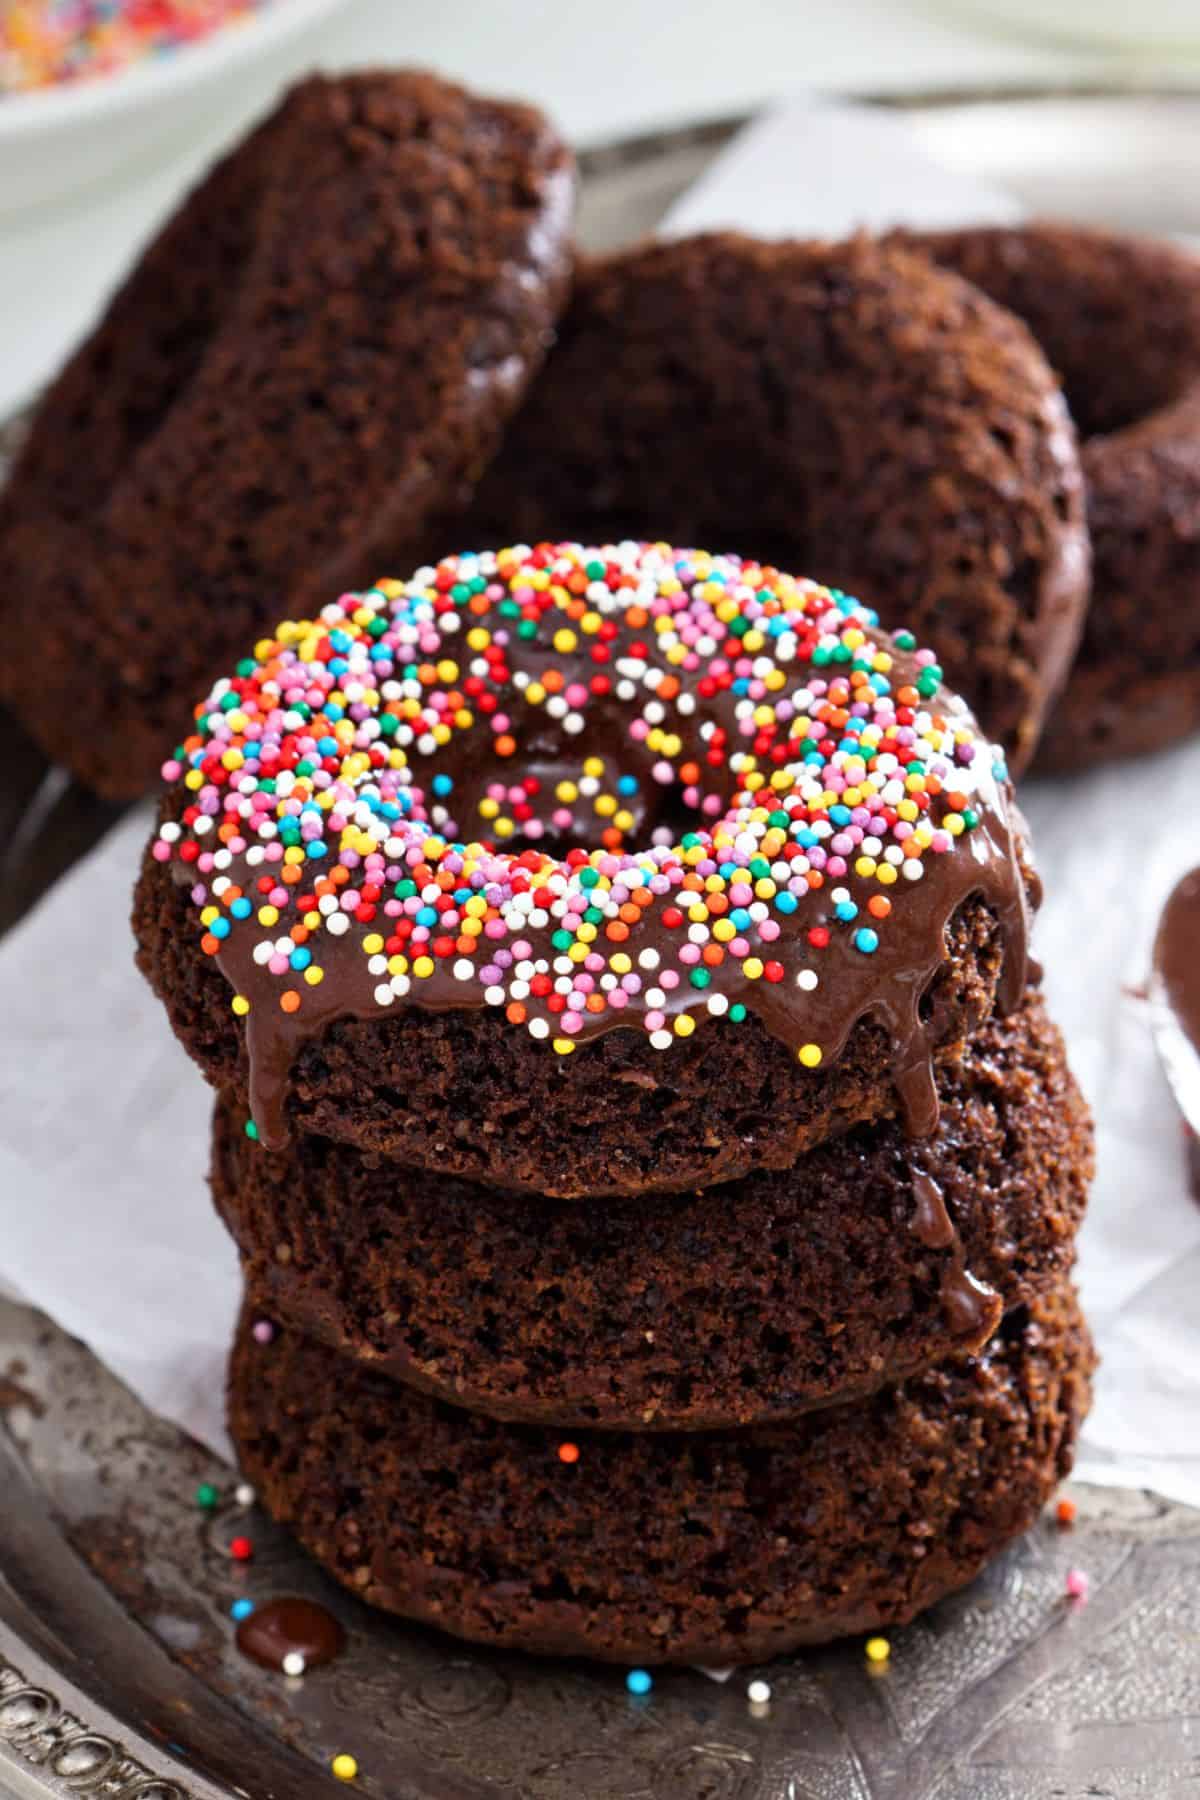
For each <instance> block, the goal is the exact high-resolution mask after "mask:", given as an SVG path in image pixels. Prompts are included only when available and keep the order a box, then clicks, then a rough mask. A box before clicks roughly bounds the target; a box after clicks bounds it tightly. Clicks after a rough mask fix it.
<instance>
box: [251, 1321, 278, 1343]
mask: <svg viewBox="0 0 1200 1800" xmlns="http://www.w3.org/2000/svg"><path fill="white" fill-rule="evenodd" d="M251 1333H252V1336H253V1338H254V1341H255V1343H256V1344H270V1343H272V1342H273V1341H274V1337H275V1327H274V1325H272V1323H271V1321H270V1319H256V1320H255V1321H254V1324H253V1326H252V1327H251Z"/></svg>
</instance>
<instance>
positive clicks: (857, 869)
mask: <svg viewBox="0 0 1200 1800" xmlns="http://www.w3.org/2000/svg"><path fill="white" fill-rule="evenodd" d="M878 866H879V865H878V864H877V863H876V861H875V858H874V857H873V856H860V857H858V858H857V859H856V860H855V864H854V873H855V874H856V875H873V874H874V873H875V870H876V869H877V867H878Z"/></svg>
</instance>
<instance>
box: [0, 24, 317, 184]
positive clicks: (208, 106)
mask: <svg viewBox="0 0 1200 1800" xmlns="http://www.w3.org/2000/svg"><path fill="white" fill-rule="evenodd" d="M344 3H345V0H269V4H267V5H266V6H265V7H264V8H263V10H262V11H261V12H256V13H251V14H250V15H249V16H247V17H246V18H244V19H238V20H236V21H234V22H232V23H230V24H229V25H225V26H219V27H218V28H217V29H216V30H215V31H213V32H211V33H210V34H209V35H208V36H207V37H204V38H200V39H198V40H197V41H196V42H195V43H191V44H185V45H182V46H180V47H179V48H178V49H176V50H172V51H170V52H168V53H167V54H165V55H163V56H161V57H149V58H147V59H145V60H144V61H141V62H135V63H132V64H130V65H129V66H128V67H126V68H123V69H117V70H115V71H114V72H113V73H112V74H111V75H98V76H96V77H95V78H94V79H92V80H87V81H80V82H75V83H69V84H64V85H63V86H61V87H46V88H35V89H32V90H31V91H29V92H28V93H16V94H4V95H2V96H0V214H7V215H10V216H11V215H12V214H16V213H21V212H26V211H31V210H36V209H38V208H42V207H44V206H46V205H47V204H48V203H52V202H57V201H61V200H62V199H63V198H64V197H65V196H67V195H68V194H70V193H71V192H73V191H75V190H79V189H82V188H84V187H88V186H92V185H94V184H96V183H103V182H105V181H107V180H108V179H110V178H111V177H112V176H113V175H115V174H116V173H118V171H120V170H121V169H122V168H123V167H124V166H126V165H129V164H134V163H139V162H140V163H142V164H145V163H146V161H147V159H148V157H150V156H151V155H152V154H153V152H154V150H155V149H156V147H157V146H159V145H161V144H162V143H164V142H165V141H166V140H168V139H172V138H176V139H178V140H179V141H183V139H184V137H185V135H186V133H187V131H188V129H189V127H191V126H194V125H195V123H196V122H197V121H199V120H209V121H211V119H212V116H213V112H214V109H215V108H217V107H219V106H220V105H221V104H222V102H223V101H224V100H225V99H226V98H227V97H228V98H232V96H233V95H234V94H237V96H238V98H239V99H240V98H241V95H242V93H243V92H244V90H245V87H246V85H247V84H248V83H250V82H251V81H252V80H253V79H254V78H255V77H256V76H259V77H261V75H262V74H263V73H264V72H265V71H266V70H268V69H269V68H270V66H271V65H272V63H276V64H278V63H280V62H283V61H286V58H287V52H288V51H289V49H291V48H292V47H293V46H294V45H295V43H296V42H297V40H299V39H300V38H302V36H303V35H304V33H305V32H307V31H309V30H311V29H312V28H313V27H314V26H315V25H317V24H318V23H319V22H320V21H321V20H322V19H324V18H325V17H326V16H327V15H328V14H329V13H331V12H333V11H334V10H335V9H336V8H337V7H339V6H341V5H343V4H344Z"/></svg>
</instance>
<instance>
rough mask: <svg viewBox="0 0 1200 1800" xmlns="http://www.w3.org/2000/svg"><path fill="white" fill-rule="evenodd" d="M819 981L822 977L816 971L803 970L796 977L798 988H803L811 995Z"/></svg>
mask: <svg viewBox="0 0 1200 1800" xmlns="http://www.w3.org/2000/svg"><path fill="white" fill-rule="evenodd" d="M819 980H820V977H819V976H818V974H817V971H816V970H815V969H801V970H800V972H799V974H798V975H797V976H796V986H797V987H798V988H803V989H804V991H805V993H806V994H811V993H812V991H813V989H814V988H815V987H816V986H817V984H818V982H819Z"/></svg>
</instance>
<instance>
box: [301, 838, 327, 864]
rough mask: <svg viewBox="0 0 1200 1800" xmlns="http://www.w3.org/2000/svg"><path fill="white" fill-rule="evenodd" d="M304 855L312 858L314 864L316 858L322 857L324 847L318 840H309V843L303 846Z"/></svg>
mask: <svg viewBox="0 0 1200 1800" xmlns="http://www.w3.org/2000/svg"><path fill="white" fill-rule="evenodd" d="M304 854H305V856H311V857H312V858H313V860H314V862H315V861H316V859H317V857H318V856H324V854H325V846H324V844H323V843H322V842H321V840H320V838H311V839H310V840H309V842H308V843H307V844H305V846H304Z"/></svg>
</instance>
